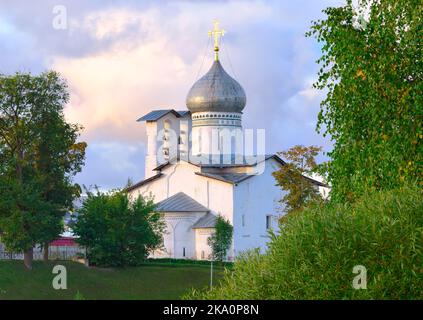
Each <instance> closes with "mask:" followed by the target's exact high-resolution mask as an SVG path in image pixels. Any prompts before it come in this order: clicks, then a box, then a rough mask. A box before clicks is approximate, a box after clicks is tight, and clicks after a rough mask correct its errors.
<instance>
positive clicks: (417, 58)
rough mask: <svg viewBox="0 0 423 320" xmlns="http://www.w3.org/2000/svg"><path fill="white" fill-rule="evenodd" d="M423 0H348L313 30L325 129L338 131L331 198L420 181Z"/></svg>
mask: <svg viewBox="0 0 423 320" xmlns="http://www.w3.org/2000/svg"><path fill="white" fill-rule="evenodd" d="M422 12H423V3H422V1H421V0H383V1H373V0H359V1H352V0H348V1H347V3H346V5H344V6H341V7H329V8H327V9H325V10H324V13H325V14H326V15H327V17H326V18H325V19H324V20H318V21H316V22H315V23H314V24H313V26H312V27H311V31H310V32H309V33H308V36H314V37H316V38H317V40H318V41H319V42H321V43H322V45H323V47H322V56H321V58H320V59H319V60H318V62H319V63H320V66H321V69H320V71H319V73H318V80H317V82H316V83H315V85H314V87H315V88H318V89H321V90H325V91H327V96H326V98H325V100H323V101H322V103H321V111H320V114H319V118H318V129H322V130H323V131H324V133H325V134H328V135H330V136H331V138H332V139H333V141H334V148H333V150H332V151H331V152H329V154H328V155H329V156H330V158H331V162H330V163H328V166H327V169H328V181H329V183H330V184H331V185H332V191H331V199H333V200H335V201H340V202H341V201H353V200H354V199H355V198H356V197H359V196H360V195H363V194H364V193H365V192H367V190H368V189H370V188H371V189H374V190H390V189H393V188H398V187H401V186H403V185H406V184H407V183H414V182H415V181H416V180H418V181H420V182H421V178H422V166H421V164H422V162H423V146H422V141H423V127H422V123H423V122H422V114H423V110H422V107H423V101H422V97H423V95H422V76H423V63H422V48H421V32H422V22H421V19H422V18H421V17H422Z"/></svg>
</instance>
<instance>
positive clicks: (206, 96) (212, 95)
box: [186, 60, 247, 113]
mask: <svg viewBox="0 0 423 320" xmlns="http://www.w3.org/2000/svg"><path fill="white" fill-rule="evenodd" d="M246 102H247V98H246V96H245V91H244V89H243V88H242V87H241V85H240V84H239V83H238V82H237V81H236V80H235V79H233V78H232V77H231V76H230V75H229V74H227V73H226V71H225V70H224V69H223V67H222V65H221V64H220V62H219V61H218V60H217V61H214V63H213V65H212V67H211V68H210V70H209V71H208V72H207V73H206V74H205V75H204V76H203V77H202V78H200V79H199V80H198V81H197V82H195V83H194V85H193V86H192V87H191V89H190V90H189V92H188V96H187V99H186V104H187V107H188V109H189V110H190V111H191V113H195V112H203V111H219V112H239V113H241V112H242V110H243V109H244V107H245V104H246Z"/></svg>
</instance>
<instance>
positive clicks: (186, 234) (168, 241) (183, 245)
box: [151, 212, 205, 259]
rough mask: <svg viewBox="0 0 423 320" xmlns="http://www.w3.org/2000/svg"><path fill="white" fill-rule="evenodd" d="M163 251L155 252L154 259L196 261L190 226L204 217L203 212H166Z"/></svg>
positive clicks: (192, 232)
mask: <svg viewBox="0 0 423 320" xmlns="http://www.w3.org/2000/svg"><path fill="white" fill-rule="evenodd" d="M163 215H164V220H165V223H166V230H165V232H164V234H163V245H164V249H163V250H157V251H155V252H154V253H153V254H152V255H151V256H152V257H154V258H176V259H196V256H197V253H196V252H197V251H196V250H197V249H196V233H195V230H194V229H192V225H193V224H194V223H195V222H196V221H197V220H198V219H200V218H201V217H202V216H204V215H205V213H203V212H166V213H164V214H163Z"/></svg>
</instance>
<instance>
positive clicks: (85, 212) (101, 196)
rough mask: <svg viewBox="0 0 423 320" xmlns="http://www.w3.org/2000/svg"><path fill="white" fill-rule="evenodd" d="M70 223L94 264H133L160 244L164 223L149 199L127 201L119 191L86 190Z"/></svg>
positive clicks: (140, 198)
mask: <svg viewBox="0 0 423 320" xmlns="http://www.w3.org/2000/svg"><path fill="white" fill-rule="evenodd" d="M78 214H79V216H78V220H77V222H76V223H75V225H74V226H73V230H74V232H75V234H76V235H78V236H79V239H78V243H80V244H81V245H83V246H85V247H86V248H87V258H88V260H89V262H90V264H92V265H97V266H127V265H137V264H139V263H141V262H142V261H143V260H144V259H146V258H147V256H148V254H149V253H150V252H151V251H152V250H155V249H157V248H160V247H161V245H162V241H163V240H162V233H163V230H164V227H165V225H164V222H163V219H162V217H161V216H160V214H159V213H155V212H154V203H153V201H152V199H144V198H143V197H141V196H139V197H138V198H137V199H134V200H133V201H131V200H130V199H128V195H127V194H126V193H125V192H123V191H117V192H112V193H102V192H100V191H98V190H97V192H96V193H95V194H94V193H91V192H88V198H87V199H86V200H85V201H84V203H83V207H82V208H81V209H80V211H79V212H78Z"/></svg>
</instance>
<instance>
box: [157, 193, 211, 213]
mask: <svg viewBox="0 0 423 320" xmlns="http://www.w3.org/2000/svg"><path fill="white" fill-rule="evenodd" d="M156 211H158V212H209V211H210V210H209V209H208V208H206V207H205V206H203V205H202V204H201V203H199V202H197V201H196V200H194V199H193V198H191V197H190V196H188V195H187V194H185V193H183V192H178V193H176V194H174V195H173V196H171V197H169V198H167V199H164V200H162V201H160V202H159V203H157V205H156Z"/></svg>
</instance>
